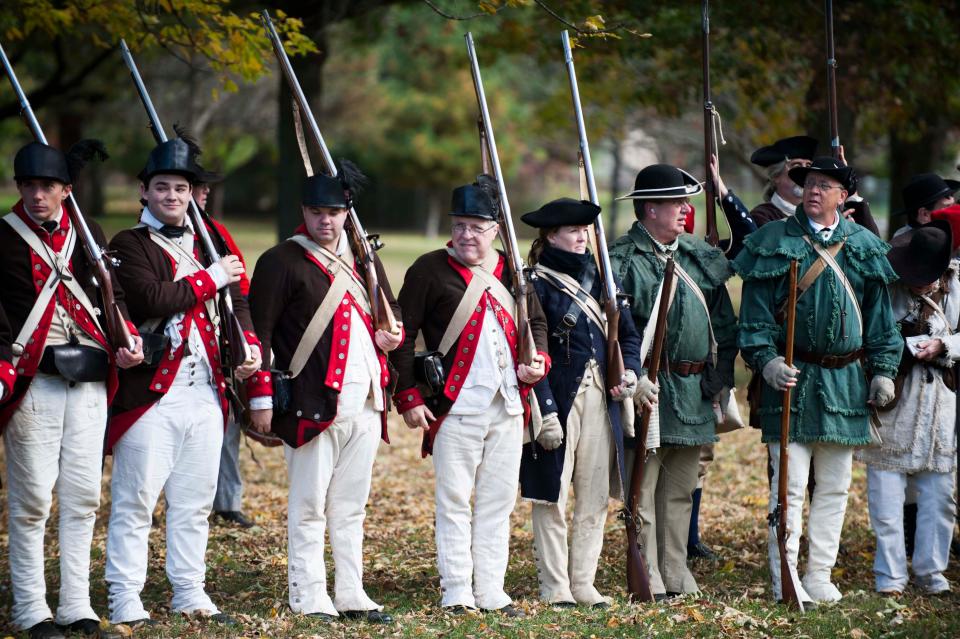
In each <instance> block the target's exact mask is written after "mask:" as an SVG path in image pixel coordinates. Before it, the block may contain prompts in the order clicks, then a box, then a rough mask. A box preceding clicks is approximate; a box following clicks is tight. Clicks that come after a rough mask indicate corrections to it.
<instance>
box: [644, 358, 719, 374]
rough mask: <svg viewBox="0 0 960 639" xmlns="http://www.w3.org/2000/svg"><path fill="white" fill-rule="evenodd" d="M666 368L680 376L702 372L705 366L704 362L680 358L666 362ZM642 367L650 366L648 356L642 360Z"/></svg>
mask: <svg viewBox="0 0 960 639" xmlns="http://www.w3.org/2000/svg"><path fill="white" fill-rule="evenodd" d="M667 366H668V370H669V371H670V372H671V373H673V374H674V375H679V376H680V377H689V376H690V375H697V374H699V373H702V372H703V369H705V368H706V367H707V363H706V362H691V361H689V360H685V359H684V360H680V361H679V362H670V363H669V364H667ZM643 367H644V368H650V358H647V359H646V360H645V361H644V362H643Z"/></svg>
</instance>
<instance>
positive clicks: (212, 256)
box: [120, 40, 251, 416]
mask: <svg viewBox="0 0 960 639" xmlns="http://www.w3.org/2000/svg"><path fill="white" fill-rule="evenodd" d="M120 54H121V55H122V56H123V61H124V62H125V63H126V65H127V68H128V69H129V70H130V77H131V78H132V79H133V84H134V86H136V88H137V94H138V95H139V96H140V101H141V102H142V103H143V107H144V109H145V110H146V112H147V117H148V118H149V120H150V131H151V132H152V133H153V138H154V140H155V141H156V142H157V144H162V143H163V142H166V141H167V134H166V132H165V131H164V130H163V124H161V122H160V116H158V115H157V110H156V109H155V108H154V106H153V101H152V100H151V99H150V94H149V93H148V92H147V87H146V85H145V84H144V83H143V78H141V77H140V70H139V69H138V68H137V63H136V61H134V59H133V54H132V53H130V48H129V47H127V43H126V42H125V41H124V40H120ZM187 211H188V213H189V214H190V218H191V220H192V223H193V229H194V232H195V233H196V234H197V236H198V237H199V238H200V242H201V245H202V246H203V252H204V255H205V256H206V258H207V261H208V262H209V264H215V263H216V262H218V261H219V260H220V252H219V251H218V250H217V247H216V245H214V243H213V238H212V237H211V236H210V232H209V231H208V226H207V219H206V217H205V215H204V213H203V212H202V210H201V209H200V207H199V206H197V202H196V200H195V199H193V198H192V197H191V198H190V202H189V205H188V208H187ZM209 228H212V229H214V231H215V232H216V227H215V226H214V225H213V223H212V222H211V223H210V224H209ZM220 239H221V240H222V238H220ZM223 244H224V245H225V243H223ZM220 300H221V304H222V308H221V309H220V317H221V321H222V322H223V323H224V326H222V327H221V330H220V342H221V348H220V357H221V360H222V365H223V371H224V376H225V377H226V378H227V379H229V380H230V385H229V386H230V393H231V399H232V401H233V402H234V407H235V408H237V409H239V408H240V406H239V400H237V399H236V393H235V388H236V383H237V382H236V379H235V370H234V369H235V368H236V367H237V366H239V365H241V364H243V363H244V362H246V361H249V360H250V357H251V353H250V345H249V344H248V343H247V338H246V336H244V334H243V327H242V326H241V325H240V320H238V319H237V315H236V313H234V312H233V298H232V296H231V295H230V288H229V286H227V287H224V288H223V289H221V291H220ZM237 415H238V416H239V413H237Z"/></svg>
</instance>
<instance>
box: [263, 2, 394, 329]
mask: <svg viewBox="0 0 960 639" xmlns="http://www.w3.org/2000/svg"><path fill="white" fill-rule="evenodd" d="M260 19H261V21H262V22H263V26H264V28H265V29H266V31H267V36H268V37H269V38H270V43H271V44H272V45H273V52H274V54H275V55H276V57H277V61H278V62H279V63H280V70H281V71H282V72H283V76H284V77H285V78H286V80H287V84H288V85H289V87H290V92H291V93H293V97H294V100H295V101H296V103H297V108H298V109H299V110H300V113H302V114H303V116H304V117H305V118H306V120H307V125H308V127H307V128H308V129H309V130H310V134H311V136H312V137H313V141H314V142H316V143H317V146H318V147H320V154H321V156H322V157H323V164H324V167H325V168H326V172H327V175H329V176H330V177H337V165H336V164H335V163H334V161H333V156H332V155H330V150H329V149H328V148H327V143H326V142H325V141H324V139H323V134H322V133H320V127H319V126H318V125H317V120H316V118H314V117H313V111H312V110H311V109H310V104H309V103H308V102H307V96H306V95H304V93H303V89H302V88H301V87H300V81H299V80H298V79H297V74H296V73H295V72H294V70H293V65H291V64H290V58H288V57H287V52H286V51H285V50H284V48H283V43H282V42H281V41H280V35H279V34H278V33H277V29H276V27H274V26H273V20H271V19H270V13H269V12H268V11H267V10H266V9H264V10H263V12H262V13H261V14H260ZM306 168H307V170H308V173H309V172H310V171H311V170H312V169H311V168H310V167H309V166H308V167H306ZM347 215H348V218H347V224H346V225H345V230H346V231H347V233H348V237H349V239H350V246H351V248H352V249H353V253H354V255H355V256H356V257H357V260H358V261H359V262H360V266H361V270H362V271H363V275H364V281H365V284H366V288H367V296H368V297H369V298H370V314H371V316H372V317H373V321H374V325H375V326H376V328H378V329H381V330H385V331H388V332H390V333H393V334H397V333H399V332H400V329H399V327H398V326H397V320H396V318H395V317H394V315H393V309H392V308H390V303H389V301H388V300H387V295H386V293H385V292H384V290H383V287H382V286H381V285H380V281H379V279H378V277H377V269H376V261H375V255H376V251H378V250H379V249H380V248H382V247H383V243H382V242H381V241H380V236H379V235H368V234H367V232H366V231H365V230H364V229H363V225H362V224H361V223H360V217H359V216H358V215H357V211H356V209H355V208H354V207H353V204H352V203H351V205H350V207H349V209H348V213H347Z"/></svg>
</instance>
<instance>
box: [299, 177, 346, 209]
mask: <svg viewBox="0 0 960 639" xmlns="http://www.w3.org/2000/svg"><path fill="white" fill-rule="evenodd" d="M300 202H301V203H302V204H303V205H304V206H322V207H325V208H331V209H346V208H349V207H350V202H349V200H348V198H347V194H346V192H345V191H344V187H343V182H341V181H340V178H339V177H330V176H329V175H324V174H323V173H318V174H316V175H311V176H310V177H308V178H307V179H305V180H304V181H303V197H302V198H301V200H300Z"/></svg>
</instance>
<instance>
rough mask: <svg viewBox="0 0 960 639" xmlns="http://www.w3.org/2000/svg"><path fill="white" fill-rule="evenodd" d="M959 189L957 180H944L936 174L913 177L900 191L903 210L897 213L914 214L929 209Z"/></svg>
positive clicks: (959, 185)
mask: <svg viewBox="0 0 960 639" xmlns="http://www.w3.org/2000/svg"><path fill="white" fill-rule="evenodd" d="M957 189H960V182H958V181H957V180H945V179H943V178H942V177H940V176H939V175H937V174H936V173H921V174H920V175H914V176H913V177H912V178H910V180H909V181H908V182H907V184H906V185H905V186H904V187H903V191H901V193H902V195H903V208H902V209H900V211H899V213H906V214H907V215H910V214H911V213H916V212H917V211H919V210H920V209H921V208H926V207H929V206H930V205H932V204H934V203H935V202H936V201H937V200H939V199H940V198H942V197H946V196H948V195H951V194H953V193H955V192H956V191H957Z"/></svg>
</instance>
